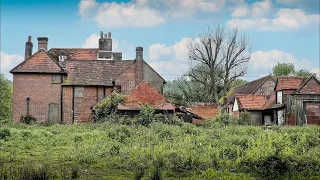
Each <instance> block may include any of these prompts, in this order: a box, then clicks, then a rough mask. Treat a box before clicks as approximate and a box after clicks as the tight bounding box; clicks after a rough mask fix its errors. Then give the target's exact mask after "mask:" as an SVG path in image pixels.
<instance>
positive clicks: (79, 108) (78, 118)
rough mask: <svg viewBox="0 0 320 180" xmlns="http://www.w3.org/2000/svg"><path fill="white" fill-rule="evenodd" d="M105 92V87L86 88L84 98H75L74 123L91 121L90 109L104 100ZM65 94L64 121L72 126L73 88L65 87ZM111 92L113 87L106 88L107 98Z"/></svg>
mask: <svg viewBox="0 0 320 180" xmlns="http://www.w3.org/2000/svg"><path fill="white" fill-rule="evenodd" d="M97 90H98V94H97ZM103 90H104V88H103V87H94V86H92V87H90V86H89V87H84V91H83V97H74V122H77V123H82V122H88V121H90V120H91V119H90V118H91V115H92V114H91V110H90V108H91V106H94V105H95V104H96V103H97V102H98V101H100V100H102V99H103ZM63 92H64V94H63V115H64V116H63V121H64V122H65V123H68V124H71V123H72V96H73V95H72V94H73V87H72V86H64V88H63ZM111 92H112V87H106V96H108V95H110V93H111ZM97 95H98V97H97Z"/></svg>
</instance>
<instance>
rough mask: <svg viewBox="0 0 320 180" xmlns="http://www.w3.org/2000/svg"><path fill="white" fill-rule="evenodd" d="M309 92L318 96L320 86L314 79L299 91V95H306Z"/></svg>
mask: <svg viewBox="0 0 320 180" xmlns="http://www.w3.org/2000/svg"><path fill="white" fill-rule="evenodd" d="M311 92H316V93H318V94H320V85H319V84H318V83H317V82H316V81H315V80H314V79H310V81H308V83H307V84H306V85H305V86H303V88H302V89H301V90H300V93H306V94H307V93H311Z"/></svg>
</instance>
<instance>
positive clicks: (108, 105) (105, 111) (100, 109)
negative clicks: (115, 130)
mask: <svg viewBox="0 0 320 180" xmlns="http://www.w3.org/2000/svg"><path fill="white" fill-rule="evenodd" d="M125 97H126V96H125V95H123V94H119V93H116V92H112V93H111V94H110V96H109V97H107V98H105V99H103V100H102V101H100V102H99V103H98V104H97V105H96V107H95V117H94V122H98V121H101V120H102V119H104V118H105V117H107V116H109V115H115V114H116V112H117V107H118V104H119V103H120V102H122V101H123V100H124V98H125Z"/></svg>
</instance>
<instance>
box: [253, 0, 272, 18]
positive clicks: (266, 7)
mask: <svg viewBox="0 0 320 180" xmlns="http://www.w3.org/2000/svg"><path fill="white" fill-rule="evenodd" d="M271 10H272V2H271V0H264V1H260V2H255V3H253V4H252V15H253V16H263V15H266V14H268V13H270V12H271Z"/></svg>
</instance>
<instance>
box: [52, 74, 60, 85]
mask: <svg viewBox="0 0 320 180" xmlns="http://www.w3.org/2000/svg"><path fill="white" fill-rule="evenodd" d="M61 78H62V77H61V75H60V74H53V75H52V83H59V84H60V83H61V82H62V79H61Z"/></svg>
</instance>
